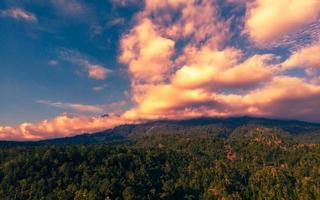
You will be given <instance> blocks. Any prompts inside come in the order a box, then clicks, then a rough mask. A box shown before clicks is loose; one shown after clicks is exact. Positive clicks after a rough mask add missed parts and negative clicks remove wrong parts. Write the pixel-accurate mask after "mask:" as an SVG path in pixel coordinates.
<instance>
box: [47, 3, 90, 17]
mask: <svg viewBox="0 0 320 200" xmlns="http://www.w3.org/2000/svg"><path fill="white" fill-rule="evenodd" d="M51 2H52V4H53V5H54V6H55V7H56V8H57V9H58V10H59V11H60V12H61V13H63V14H65V15H79V14H82V13H83V12H84V11H85V10H86V7H85V6H84V5H83V4H82V3H80V2H79V1H78V0H52V1H51Z"/></svg>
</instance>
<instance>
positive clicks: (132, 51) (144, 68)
mask: <svg viewBox="0 0 320 200" xmlns="http://www.w3.org/2000/svg"><path fill="white" fill-rule="evenodd" d="M174 44H175V43H174V41H172V40H170V39H167V38H164V37H161V36H160V35H159V34H158V32H157V30H156V27H155V26H154V25H153V24H152V22H151V21H150V20H148V19H144V20H142V21H141V22H140V23H139V24H138V25H137V26H136V27H135V28H134V29H132V30H131V32H130V33H129V34H128V35H126V36H125V37H124V38H123V39H122V41H121V47H122V53H121V56H120V61H121V62H122V63H125V64H128V66H129V72H130V73H131V74H132V76H133V77H134V78H135V79H138V80H141V81H144V82H154V81H161V80H163V78H164V77H165V74H166V73H167V72H168V68H169V66H170V64H171V61H170V57H171V56H172V55H173V52H174V51H173V48H174Z"/></svg>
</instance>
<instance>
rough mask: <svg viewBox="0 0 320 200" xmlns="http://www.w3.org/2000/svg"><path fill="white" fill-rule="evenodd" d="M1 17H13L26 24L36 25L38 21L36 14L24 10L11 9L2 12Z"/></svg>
mask: <svg viewBox="0 0 320 200" xmlns="http://www.w3.org/2000/svg"><path fill="white" fill-rule="evenodd" d="M1 16H5V17H11V18H14V19H17V20H24V21H26V22H32V23H36V22H37V21H38V19H37V17H36V15H35V14H33V13H31V12H28V11H26V10H24V9H22V8H10V9H7V10H3V11H1Z"/></svg>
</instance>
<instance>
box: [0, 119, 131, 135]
mask: <svg viewBox="0 0 320 200" xmlns="http://www.w3.org/2000/svg"><path fill="white" fill-rule="evenodd" d="M123 123H130V121H129V120H125V119H123V118H121V117H119V116H116V115H112V114H110V115H109V116H107V117H100V116H96V117H94V116H93V117H88V116H82V115H76V116H73V115H69V114H61V115H59V116H57V117H55V118H53V119H47V120H42V121H40V122H38V123H22V124H21V125H19V126H18V127H8V126H0V140H40V139H45V138H56V137H65V136H70V135H74V134H81V133H92V132H96V131H101V130H105V129H108V128H112V127H114V126H116V125H119V124H123Z"/></svg>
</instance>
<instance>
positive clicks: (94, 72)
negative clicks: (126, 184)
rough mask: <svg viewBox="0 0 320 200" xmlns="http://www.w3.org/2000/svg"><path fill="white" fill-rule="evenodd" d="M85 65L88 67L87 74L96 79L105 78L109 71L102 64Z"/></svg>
mask: <svg viewBox="0 0 320 200" xmlns="http://www.w3.org/2000/svg"><path fill="white" fill-rule="evenodd" d="M86 67H87V69H88V76H89V77H90V78H94V79H97V80H103V79H105V78H106V77H107V75H108V73H109V72H110V70H108V69H106V68H104V67H103V66H102V65H93V64H87V65H86Z"/></svg>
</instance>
